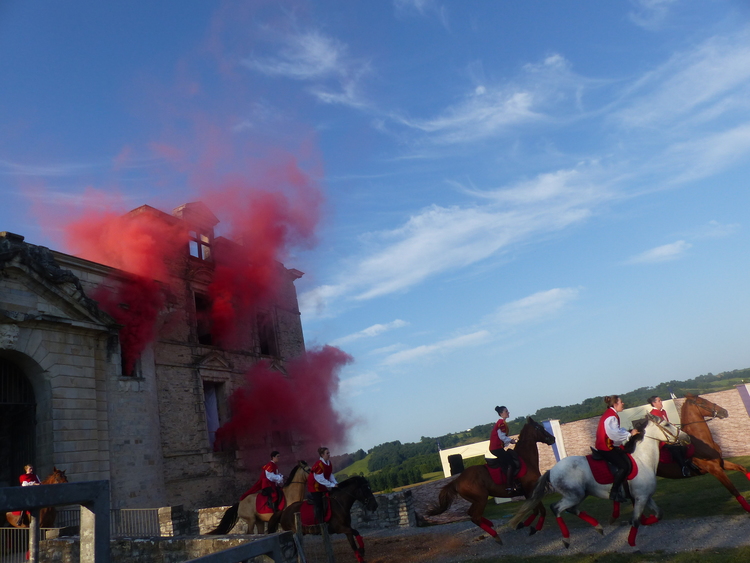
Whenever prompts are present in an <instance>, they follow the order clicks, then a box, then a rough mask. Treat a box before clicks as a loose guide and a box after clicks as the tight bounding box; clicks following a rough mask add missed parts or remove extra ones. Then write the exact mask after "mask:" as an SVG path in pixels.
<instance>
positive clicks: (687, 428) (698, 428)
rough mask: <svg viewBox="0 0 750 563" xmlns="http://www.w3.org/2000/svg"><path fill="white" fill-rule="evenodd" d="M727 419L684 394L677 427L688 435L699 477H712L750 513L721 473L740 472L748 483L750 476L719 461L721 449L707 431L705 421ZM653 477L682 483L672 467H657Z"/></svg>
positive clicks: (677, 469)
mask: <svg viewBox="0 0 750 563" xmlns="http://www.w3.org/2000/svg"><path fill="white" fill-rule="evenodd" d="M728 416H729V413H727V410H726V409H724V408H722V407H720V406H719V405H717V404H716V403H712V402H711V401H709V400H707V399H704V398H703V397H700V396H698V395H692V394H691V393H686V394H685V402H684V403H682V409H681V410H680V426H681V427H682V430H683V431H684V432H685V433H686V434H690V440H691V443H692V444H693V445H694V446H695V454H694V455H693V458H692V460H691V461H692V462H693V464H694V465H695V466H697V467H698V468H699V469H700V475H705V474H706V473H710V474H711V475H713V476H714V477H716V478H717V479H718V480H719V481H720V482H721V484H722V485H724V486H725V487H726V488H727V490H729V492H730V493H732V496H733V497H734V498H736V499H737V502H739V503H740V504H741V505H742V508H744V509H745V510H746V511H748V512H750V504H748V502H747V501H746V500H745V497H743V496H742V494H740V492H739V491H738V490H737V487H735V486H734V483H732V481H730V480H729V477H727V474H726V473H725V471H740V472H742V473H744V474H745V476H746V477H747V478H748V479H750V473H748V471H747V469H745V468H744V467H743V466H741V465H737V464H736V463H732V462H731V461H727V460H725V459H723V458H722V455H721V448H720V447H719V445H718V444H717V443H716V442H714V438H713V436H712V435H711V429H710V428H709V427H708V424H707V423H706V418H709V419H714V418H727V417H728ZM656 475H657V476H659V477H666V478H667V479H685V477H684V476H683V475H682V471H681V468H680V466H679V465H678V464H676V463H659V468H658V470H657V472H656ZM694 476H695V472H693V474H692V475H690V477H694Z"/></svg>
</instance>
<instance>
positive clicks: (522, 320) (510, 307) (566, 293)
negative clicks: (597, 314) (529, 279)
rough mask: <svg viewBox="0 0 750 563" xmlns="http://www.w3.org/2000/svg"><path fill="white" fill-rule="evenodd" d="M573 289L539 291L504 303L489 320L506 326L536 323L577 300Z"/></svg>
mask: <svg viewBox="0 0 750 563" xmlns="http://www.w3.org/2000/svg"><path fill="white" fill-rule="evenodd" d="M578 293H579V291H578V290H577V289H574V288H570V287H568V288H555V289H549V290H547V291H540V292H538V293H534V294H533V295H529V296H528V297H524V298H523V299H518V300H517V301H512V302H511V303H506V304H505V305H503V306H502V307H500V308H499V309H498V310H497V312H496V313H495V314H494V315H492V317H491V320H492V321H494V322H497V323H500V324H502V325H506V326H516V325H521V324H526V323H530V322H536V321H539V320H541V319H544V318H548V317H551V316H553V315H555V314H557V313H558V312H559V311H561V310H562V309H563V307H565V305H567V304H568V303H570V302H571V301H573V300H575V299H577V298H578Z"/></svg>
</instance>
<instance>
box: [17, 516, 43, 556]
mask: <svg viewBox="0 0 750 563" xmlns="http://www.w3.org/2000/svg"><path fill="white" fill-rule="evenodd" d="M30 512H31V521H30V522H29V561H30V563H40V561H41V559H40V558H39V509H38V508H33V509H31V511H30ZM21 514H23V512H22V513H21Z"/></svg>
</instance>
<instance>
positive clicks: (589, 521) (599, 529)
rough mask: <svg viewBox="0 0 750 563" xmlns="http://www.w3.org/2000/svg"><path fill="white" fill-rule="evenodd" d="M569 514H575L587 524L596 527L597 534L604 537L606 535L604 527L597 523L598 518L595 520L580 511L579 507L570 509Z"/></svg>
mask: <svg viewBox="0 0 750 563" xmlns="http://www.w3.org/2000/svg"><path fill="white" fill-rule="evenodd" d="M568 512H570V513H571V514H575V515H576V516H578V517H579V518H580V519H581V520H583V521H584V522H586V523H587V524H591V525H592V526H593V527H594V529H595V530H596V531H597V532H599V534H601V535H602V536H603V535H604V528H602V525H601V524H600V523H599V522H598V521H597V519H596V518H594V517H593V516H591V515H590V514H588V513H587V512H584V511H583V510H578V507H573V508H569V509H568Z"/></svg>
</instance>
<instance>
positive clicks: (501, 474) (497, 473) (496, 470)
mask: <svg viewBox="0 0 750 563" xmlns="http://www.w3.org/2000/svg"><path fill="white" fill-rule="evenodd" d="M519 460H520V461H521V469H519V470H518V473H516V479H520V478H521V477H523V476H524V475H526V471H527V469H528V468H527V467H526V462H525V461H524V460H522V459H521V458H520V457H519ZM485 467H486V468H487V471H489V472H490V477H492V480H493V481H494V482H495V484H496V485H505V471H503V470H502V469H501V468H500V467H490V466H489V465H487V464H485Z"/></svg>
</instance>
